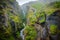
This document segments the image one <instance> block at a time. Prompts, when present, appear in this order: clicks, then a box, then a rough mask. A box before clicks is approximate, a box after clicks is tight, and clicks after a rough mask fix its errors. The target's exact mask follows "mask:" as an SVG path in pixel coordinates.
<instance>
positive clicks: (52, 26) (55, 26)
mask: <svg viewBox="0 0 60 40" xmlns="http://www.w3.org/2000/svg"><path fill="white" fill-rule="evenodd" d="M50 33H51V34H53V35H54V34H56V33H57V25H54V24H52V25H50Z"/></svg>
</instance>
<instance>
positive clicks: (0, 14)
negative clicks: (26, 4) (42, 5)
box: [0, 0, 22, 40]
mask: <svg viewBox="0 0 60 40" xmlns="http://www.w3.org/2000/svg"><path fill="white" fill-rule="evenodd" d="M21 15H22V10H21V8H20V7H19V5H18V3H17V2H16V0H0V40H19V39H20V35H19V34H20V33H19V32H20V24H21V23H22V22H21V20H22V19H21V18H20V17H22V16H21Z"/></svg>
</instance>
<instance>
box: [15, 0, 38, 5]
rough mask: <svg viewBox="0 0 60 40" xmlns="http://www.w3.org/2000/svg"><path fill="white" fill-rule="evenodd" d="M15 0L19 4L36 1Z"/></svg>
mask: <svg viewBox="0 0 60 40" xmlns="http://www.w3.org/2000/svg"><path fill="white" fill-rule="evenodd" d="M16 1H17V2H18V3H19V5H23V4H25V3H27V2H30V1H37V0H16Z"/></svg>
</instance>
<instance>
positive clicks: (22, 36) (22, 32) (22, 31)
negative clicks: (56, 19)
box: [20, 8, 36, 40]
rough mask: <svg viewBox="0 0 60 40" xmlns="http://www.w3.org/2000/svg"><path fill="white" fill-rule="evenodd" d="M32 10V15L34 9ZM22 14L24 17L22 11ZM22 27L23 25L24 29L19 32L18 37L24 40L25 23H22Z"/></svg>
mask: <svg viewBox="0 0 60 40" xmlns="http://www.w3.org/2000/svg"><path fill="white" fill-rule="evenodd" d="M32 9H33V10H32V11H34V13H36V9H35V8H32ZM23 13H24V16H25V12H24V10H23ZM23 25H24V28H23V29H22V30H21V31H20V36H21V38H22V40H24V30H25V23H23Z"/></svg>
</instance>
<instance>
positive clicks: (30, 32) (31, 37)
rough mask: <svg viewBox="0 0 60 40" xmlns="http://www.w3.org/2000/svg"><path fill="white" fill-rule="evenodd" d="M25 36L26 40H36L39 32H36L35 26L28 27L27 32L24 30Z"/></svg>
mask: <svg viewBox="0 0 60 40" xmlns="http://www.w3.org/2000/svg"><path fill="white" fill-rule="evenodd" d="M24 34H25V36H26V37H25V40H35V37H36V35H37V32H36V30H35V28H34V27H33V26H28V25H27V26H26V28H25V30H24Z"/></svg>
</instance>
